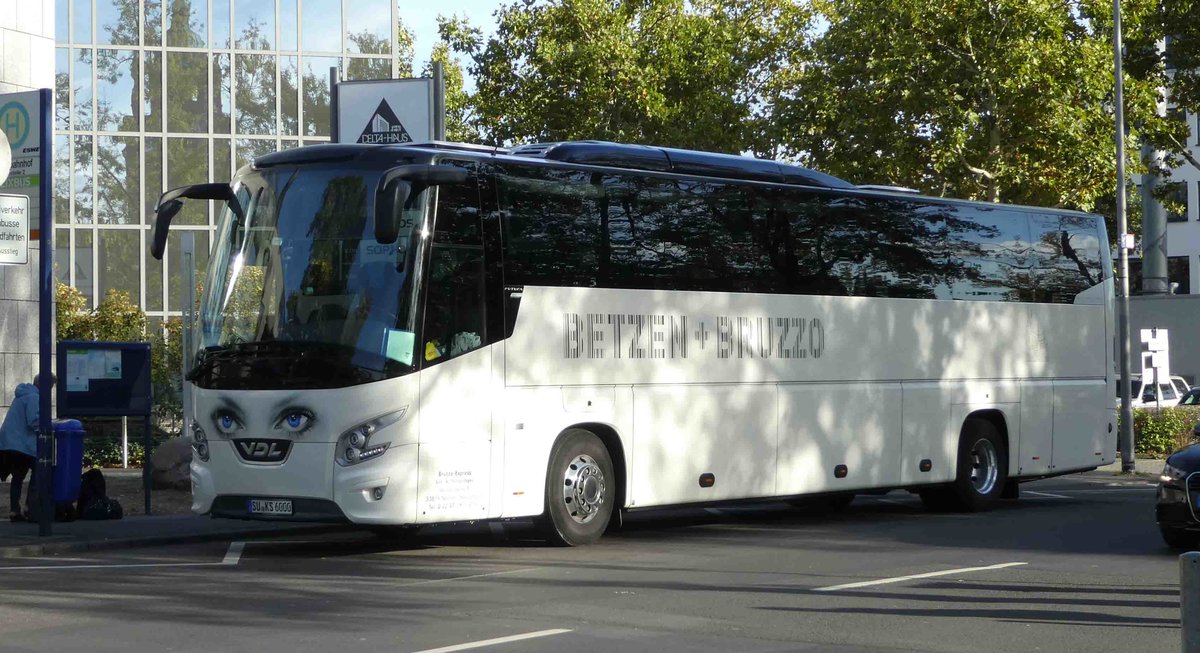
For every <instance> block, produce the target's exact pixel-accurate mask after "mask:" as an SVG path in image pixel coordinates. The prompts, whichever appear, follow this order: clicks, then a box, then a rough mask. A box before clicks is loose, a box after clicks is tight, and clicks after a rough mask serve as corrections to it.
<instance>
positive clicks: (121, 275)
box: [97, 229, 142, 303]
mask: <svg viewBox="0 0 1200 653" xmlns="http://www.w3.org/2000/svg"><path fill="white" fill-rule="evenodd" d="M97 237H98V238H99V239H100V261H99V263H100V279H99V281H100V284H99V285H100V287H99V291H100V297H101V298H103V297H106V296H108V292H109V291H110V290H116V291H119V292H123V293H125V294H126V295H127V296H128V297H129V298H130V299H131V300H133V302H134V303H141V298H142V275H141V267H142V266H141V258H140V256H141V251H140V250H141V244H142V243H141V234H139V233H138V232H137V231H133V230H131V229H101V230H99V233H98V234H97Z"/></svg>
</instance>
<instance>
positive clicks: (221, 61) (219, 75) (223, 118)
mask: <svg viewBox="0 0 1200 653" xmlns="http://www.w3.org/2000/svg"><path fill="white" fill-rule="evenodd" d="M212 88H213V132H215V133H220V134H229V133H232V131H231V130H232V125H231V123H230V119H229V116H230V115H231V113H232V111H233V103H232V102H231V101H230V91H229V55H227V54H217V55H213V87H212Z"/></svg>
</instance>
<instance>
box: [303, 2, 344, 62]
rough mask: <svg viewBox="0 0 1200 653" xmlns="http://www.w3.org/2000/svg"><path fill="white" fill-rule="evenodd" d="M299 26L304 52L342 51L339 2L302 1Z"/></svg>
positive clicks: (340, 4) (340, 5)
mask: <svg viewBox="0 0 1200 653" xmlns="http://www.w3.org/2000/svg"><path fill="white" fill-rule="evenodd" d="M301 25H302V26H303V30H304V35H303V38H302V40H301V43H302V45H303V48H304V50H305V51H306V52H318V51H320V52H341V51H342V3H341V0H304V16H303V17H302V20H301Z"/></svg>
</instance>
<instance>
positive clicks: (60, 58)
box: [54, 48, 71, 129]
mask: <svg viewBox="0 0 1200 653" xmlns="http://www.w3.org/2000/svg"><path fill="white" fill-rule="evenodd" d="M54 128H55V129H70V128H71V51H70V50H68V49H67V48H57V49H56V50H55V51H54Z"/></svg>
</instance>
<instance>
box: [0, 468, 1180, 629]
mask: <svg viewBox="0 0 1200 653" xmlns="http://www.w3.org/2000/svg"><path fill="white" fill-rule="evenodd" d="M1153 497H1154V490H1153V485H1152V483H1151V482H1150V479H1146V478H1140V477H1129V476H1117V475H1113V474H1103V473H1092V474H1087V475H1082V476H1071V477H1064V478H1056V479H1049V480H1046V481H1039V482H1037V483H1032V484H1028V485H1026V486H1024V487H1023V493H1022V498H1021V499H1020V500H1019V501H1015V502H1004V503H1003V505H1001V506H1000V508H999V509H997V510H995V511H993V512H991V513H986V514H937V513H928V512H925V511H924V510H923V509H922V508H921V507H920V505H919V502H918V501H917V500H916V498H915V497H913V496H912V495H910V494H908V493H903V492H893V493H890V494H888V495H886V496H865V497H859V498H858V499H857V500H856V501H855V502H854V504H853V505H851V506H850V508H849V509H848V510H847V511H845V512H843V513H839V514H820V513H814V512H809V511H802V510H796V509H793V508H790V507H788V506H785V505H782V504H772V503H768V504H755V505H741V506H737V507H728V508H717V509H703V508H690V509H678V510H672V511H651V512H645V513H638V514H634V515H631V517H630V518H629V520H628V521H627V525H626V527H625V528H624V529H623V530H622V531H620V532H618V533H610V534H609V535H606V536H605V538H604V539H602V540H601V542H600V543H599V544H597V545H595V546H590V547H580V548H575V549H567V548H552V547H547V546H545V545H543V544H542V543H540V542H538V541H536V540H534V539H533V538H532V535H533V534H532V532H531V531H529V530H528V528H526V526H525V525H524V524H521V523H513V524H507V525H504V526H501V525H496V524H481V525H477V526H475V527H456V528H434V529H429V530H428V531H426V532H423V533H422V534H420V535H419V536H418V537H417V538H416V539H415V540H413V541H411V542H409V543H406V544H404V545H400V544H395V543H387V542H381V541H380V540H378V539H375V538H373V537H371V536H369V535H367V534H364V533H360V532H357V531H341V532H336V533H323V534H318V533H308V534H304V535H302V536H301V535H299V534H296V535H293V536H289V537H284V538H272V539H250V538H249V536H247V539H244V540H241V539H240V540H237V541H234V542H228V541H223V542H207V543H193V544H186V545H179V546H154V547H144V548H136V549H122V550H105V551H86V552H81V553H77V554H73V555H69V556H68V555H58V556H45V557H40V558H27V559H23V560H8V561H2V562H0V614H4V615H6V617H7V618H5V619H0V650H33V649H37V650H83V649H86V650H89V651H96V652H99V651H122V652H123V653H128V651H129V650H131V649H132V650H160V649H168V648H169V649H171V650H176V651H204V652H206V653H207V652H209V651H213V650H255V651H263V652H264V653H274V652H279V653H294V651H296V650H314V651H324V650H338V651H339V652H349V651H360V650H362V651H366V650H389V651H396V652H397V653H414V652H420V653H432V652H433V651H441V652H443V653H448V652H449V651H451V650H474V649H479V650H482V651H485V652H492V651H494V652H497V653H515V652H517V651H532V652H539V651H561V650H564V649H569V650H571V651H572V653H589V652H591V651H597V652H598V651H616V650H620V651H623V652H625V651H629V652H637V651H647V652H653V653H674V652H677V651H678V652H683V651H827V650H834V651H843V650H845V651H878V652H883V651H888V652H894V651H965V650H970V651H972V652H976V651H978V652H987V651H1018V650H1020V651H1039V650H1041V651H1087V652H1088V653H1096V652H1102V651H1121V652H1122V653H1125V652H1127V651H1130V650H1137V651H1163V650H1178V647H1179V631H1178V616H1179V605H1178V577H1177V573H1178V572H1177V561H1176V554H1175V552H1173V551H1170V550H1169V549H1167V548H1166V547H1165V546H1163V544H1162V542H1161V540H1160V539H1159V537H1158V533H1157V532H1156V530H1155V526H1154V517H1153ZM448 647H449V648H448Z"/></svg>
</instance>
